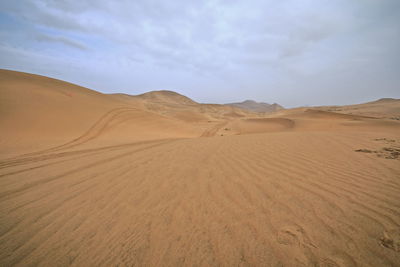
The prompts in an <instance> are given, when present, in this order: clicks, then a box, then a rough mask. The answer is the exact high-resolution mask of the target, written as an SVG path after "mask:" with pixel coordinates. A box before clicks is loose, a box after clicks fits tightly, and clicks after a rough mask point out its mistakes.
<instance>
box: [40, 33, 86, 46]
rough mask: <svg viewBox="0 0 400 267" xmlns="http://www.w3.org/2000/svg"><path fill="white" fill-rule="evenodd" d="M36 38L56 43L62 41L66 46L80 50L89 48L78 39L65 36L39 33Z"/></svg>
mask: <svg viewBox="0 0 400 267" xmlns="http://www.w3.org/2000/svg"><path fill="white" fill-rule="evenodd" d="M36 40H38V41H40V42H55V43H61V44H64V45H66V46H70V47H73V48H77V49H80V50H87V49H88V48H87V47H86V46H85V45H84V44H82V43H80V42H77V41H74V40H71V39H68V38H65V37H63V36H51V35H46V34H38V35H37V36H36Z"/></svg>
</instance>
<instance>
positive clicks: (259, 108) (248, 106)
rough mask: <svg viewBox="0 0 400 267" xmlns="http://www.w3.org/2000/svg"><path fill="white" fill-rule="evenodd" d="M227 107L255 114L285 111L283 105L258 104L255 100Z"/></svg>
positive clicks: (231, 104)
mask: <svg viewBox="0 0 400 267" xmlns="http://www.w3.org/2000/svg"><path fill="white" fill-rule="evenodd" d="M226 105H228V106H232V107H237V108H241V109H245V110H250V111H254V112H274V111H277V110H281V109H284V108H283V107H282V106H281V105H279V104H276V103H274V104H268V103H263V102H256V101H254V100H246V101H243V102H240V103H229V104H226Z"/></svg>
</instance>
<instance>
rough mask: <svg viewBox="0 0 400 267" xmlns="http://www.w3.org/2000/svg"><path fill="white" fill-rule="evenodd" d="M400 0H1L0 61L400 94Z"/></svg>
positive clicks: (115, 83) (221, 92)
mask: <svg viewBox="0 0 400 267" xmlns="http://www.w3.org/2000/svg"><path fill="white" fill-rule="evenodd" d="M399 48H400V1H399V0H275V1H272V0H247V1H238V0H206V1H200V0H173V1H162V0H120V1H110V0H79V1H74V0H71V1H68V0H30V1H29V0H19V1H16V0H2V1H0V68H6V69H14V70H20V71H25V72H31V73H37V74H42V75H46V76H50V77H54V78H59V79H62V80H66V81H69V82H73V83H77V84H79V85H83V86H86V87H89V88H92V89H95V90H98V91H101V92H105V93H113V92H124V93H129V94H138V93H143V92H146V91H150V90H161V89H166V90H173V91H177V92H179V93H182V94H184V95H187V96H189V97H191V98H193V99H194V100H196V101H199V102H214V103H226V102H234V101H242V100H245V99H254V100H257V101H264V102H278V103H280V104H282V105H284V106H286V107H294V106H303V105H326V104H350V103H360V102H363V101H369V100H373V99H377V98H381V97H396V98H400V49H399Z"/></svg>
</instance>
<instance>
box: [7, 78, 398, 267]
mask: <svg viewBox="0 0 400 267" xmlns="http://www.w3.org/2000/svg"><path fill="white" fill-rule="evenodd" d="M154 94H155V95H151V96H149V95H146V96H142V97H130V96H127V95H103V94H100V93H97V92H95V91H91V90H88V89H85V88H82V87H78V86H75V85H71V84H68V83H65V82H61V81H57V80H53V79H49V78H45V77H41V76H35V75H30V74H23V73H17V72H10V71H1V72H0V127H1V130H0V132H1V133H0V266H69V265H71V266H116V265H118V266H400V158H399V154H400V153H399V152H400V122H399V120H398V118H399V117H398V116H399V114H400V102H399V101H395V100H382V101H377V102H373V103H369V104H363V105H355V106H353V107H349V106H347V107H343V108H339V107H335V110H334V111H332V107H329V108H324V107H318V108H312V109H306V108H299V109H292V110H282V111H279V112H276V113H273V114H263V115H259V114H252V113H246V112H243V111H240V110H236V109H233V108H227V107H224V106H220V105H204V104H198V103H195V102H191V100H188V99H186V98H184V97H183V96H177V95H173V94H171V93H166V92H159V93H154ZM338 109H340V110H338ZM350 113H351V114H350Z"/></svg>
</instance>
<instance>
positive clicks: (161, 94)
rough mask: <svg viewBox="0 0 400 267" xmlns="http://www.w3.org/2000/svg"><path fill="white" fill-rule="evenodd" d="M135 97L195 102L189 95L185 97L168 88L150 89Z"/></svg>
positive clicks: (164, 101) (184, 102)
mask: <svg viewBox="0 0 400 267" xmlns="http://www.w3.org/2000/svg"><path fill="white" fill-rule="evenodd" d="M135 97H137V98H142V99H146V100H151V101H153V102H162V103H171V104H172V103H173V104H185V105H195V104H197V103H196V102H195V101H193V100H192V99H190V98H189V97H186V96H184V95H181V94H178V93H176V92H173V91H168V90H160V91H151V92H147V93H144V94H141V95H137V96H135Z"/></svg>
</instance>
